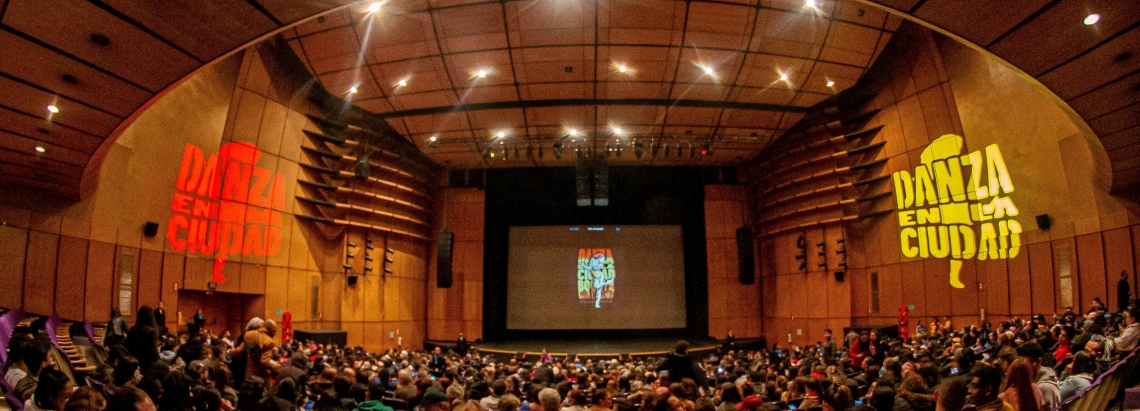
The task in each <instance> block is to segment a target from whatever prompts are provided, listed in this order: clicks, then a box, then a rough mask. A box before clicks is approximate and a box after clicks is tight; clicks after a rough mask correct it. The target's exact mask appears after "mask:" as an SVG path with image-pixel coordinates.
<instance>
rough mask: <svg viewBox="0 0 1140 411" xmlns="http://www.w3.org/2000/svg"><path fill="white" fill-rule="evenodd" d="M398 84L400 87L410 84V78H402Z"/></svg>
mask: <svg viewBox="0 0 1140 411" xmlns="http://www.w3.org/2000/svg"><path fill="white" fill-rule="evenodd" d="M396 85H397V86H400V87H407V86H408V80H407V79H400V82H399V83H396Z"/></svg>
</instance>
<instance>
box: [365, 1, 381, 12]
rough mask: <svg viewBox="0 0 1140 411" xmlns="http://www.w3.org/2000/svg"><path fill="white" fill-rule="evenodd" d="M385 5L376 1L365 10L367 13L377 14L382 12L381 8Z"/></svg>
mask: <svg viewBox="0 0 1140 411" xmlns="http://www.w3.org/2000/svg"><path fill="white" fill-rule="evenodd" d="M383 5H384V3H381V2H378V1H374V2H372V3H370V4H368V8H367V9H365V11H367V12H369V13H375V12H378V11H380V6H383Z"/></svg>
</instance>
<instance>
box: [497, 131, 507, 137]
mask: <svg viewBox="0 0 1140 411" xmlns="http://www.w3.org/2000/svg"><path fill="white" fill-rule="evenodd" d="M506 137H507V133H506V132H503V131H500V132H498V133H495V138H506Z"/></svg>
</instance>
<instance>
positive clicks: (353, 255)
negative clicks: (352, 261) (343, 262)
mask: <svg viewBox="0 0 1140 411" xmlns="http://www.w3.org/2000/svg"><path fill="white" fill-rule="evenodd" d="M345 255H347V256H348V258H356V254H355V253H348V254H345Z"/></svg>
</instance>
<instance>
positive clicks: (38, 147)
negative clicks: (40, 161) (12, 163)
mask: <svg viewBox="0 0 1140 411" xmlns="http://www.w3.org/2000/svg"><path fill="white" fill-rule="evenodd" d="M36 151H37V152H40V153H43V152H45V151H47V149H45V148H44V146H36Z"/></svg>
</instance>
